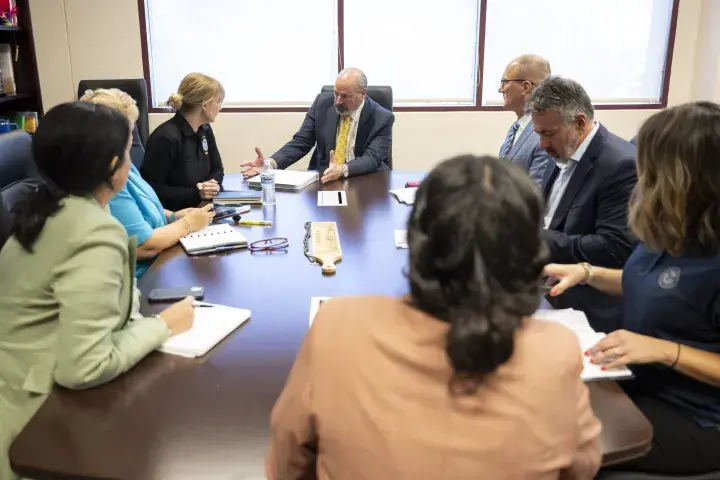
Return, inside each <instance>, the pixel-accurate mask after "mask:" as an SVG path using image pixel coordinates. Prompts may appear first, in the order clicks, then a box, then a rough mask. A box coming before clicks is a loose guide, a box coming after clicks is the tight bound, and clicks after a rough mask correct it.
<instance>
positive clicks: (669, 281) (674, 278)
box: [658, 267, 680, 289]
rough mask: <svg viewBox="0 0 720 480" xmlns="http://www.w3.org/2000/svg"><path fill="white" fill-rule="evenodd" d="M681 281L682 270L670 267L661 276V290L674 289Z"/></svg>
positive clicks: (659, 283)
mask: <svg viewBox="0 0 720 480" xmlns="http://www.w3.org/2000/svg"><path fill="white" fill-rule="evenodd" d="M679 281H680V269H679V268H678V267H670V268H668V269H666V270H665V271H664V272H663V273H661V274H660V278H659V279H658V285H660V288H664V289H668V288H673V287H674V286H675V285H677V284H678V282H679Z"/></svg>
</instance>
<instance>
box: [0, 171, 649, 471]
mask: <svg viewBox="0 0 720 480" xmlns="http://www.w3.org/2000/svg"><path fill="white" fill-rule="evenodd" d="M422 176H423V174H422V173H417V172H392V173H390V172H378V173H374V174H370V175H365V176H361V177H355V178H350V179H347V180H344V181H341V182H335V183H332V184H329V185H326V186H321V185H319V184H314V185H311V186H309V187H307V188H305V189H304V190H303V191H301V192H294V193H291V192H278V195H277V204H276V205H275V206H272V207H266V206H264V207H256V208H253V211H252V212H251V213H249V214H246V215H245V216H244V217H243V219H248V220H249V219H257V220H260V219H269V220H272V221H273V222H274V223H273V225H272V227H256V226H254V227H238V228H241V229H242V232H243V233H244V235H245V236H246V237H247V239H248V240H249V241H255V240H261V239H266V238H271V237H286V238H287V239H288V240H289V248H288V250H287V252H260V253H255V252H250V251H248V250H241V251H233V252H227V253H223V254H218V255H208V256H195V257H191V256H188V255H186V254H185V252H184V251H183V250H182V248H181V247H180V246H176V247H173V248H171V249H169V250H167V251H165V252H164V253H162V254H161V255H160V256H159V257H158V259H157V260H156V261H155V262H154V263H153V265H152V266H151V268H150V269H149V270H148V271H147V273H146V274H145V275H144V276H143V277H142V278H141V280H140V281H139V283H138V285H139V288H140V290H141V291H142V292H143V295H144V296H146V295H147V294H148V293H149V291H150V290H151V289H153V288H160V287H162V288H166V287H182V286H191V285H202V286H203V287H205V301H207V302H212V303H219V304H225V305H230V306H234V307H239V308H245V309H249V310H251V312H252V315H251V319H250V320H249V321H248V322H246V323H245V324H244V325H243V326H241V327H240V328H239V329H238V330H236V331H235V332H233V333H232V334H231V335H230V336H229V337H227V338H226V339H225V340H224V341H223V342H221V343H220V344H218V346H216V347H215V348H214V349H213V350H211V351H210V352H209V353H208V354H207V355H205V356H204V357H202V358H199V359H190V358H183V357H178V356H173V355H166V354H162V353H158V352H154V353H152V354H151V355H149V356H148V357H147V358H145V359H144V360H142V361H141V362H140V363H139V364H138V365H137V366H136V367H134V368H133V369H131V370H130V371H129V372H127V373H126V374H124V375H123V376H121V377H120V378H118V379H116V380H114V381H112V382H110V383H109V384H107V385H104V386H101V387H98V388H94V389H91V390H88V391H83V392H73V391H68V390H65V389H61V388H57V389H55V391H54V392H53V393H52V394H51V395H50V396H49V397H48V400H47V401H46V402H45V404H44V405H43V406H42V407H41V408H40V410H39V411H38V412H37V414H36V415H35V416H34V417H33V419H32V420H31V421H30V422H29V423H28V425H27V426H26V427H25V429H24V430H23V431H22V432H21V433H20V435H19V436H18V437H17V438H16V440H15V442H14V443H13V445H12V447H11V450H10V460H11V465H12V467H13V469H14V470H15V471H16V472H17V473H18V474H20V475H21V476H24V477H28V478H48V479H58V478H73V479H85V478H102V479H111V478H112V479H131V480H142V479H183V480H190V479H202V480H211V479H262V478H265V477H264V467H263V461H264V454H265V451H266V447H267V443H268V439H269V434H270V430H269V421H268V420H269V415H270V411H271V409H272V406H273V404H274V402H275V400H276V399H277V397H278V395H279V394H280V392H281V390H282V388H283V385H284V382H285V379H286V377H287V375H288V373H289V371H290V368H291V366H292V363H293V361H294V359H295V356H296V354H297V351H298V348H299V346H300V342H301V341H302V339H303V337H304V336H305V334H306V333H307V330H308V315H309V310H310V301H311V298H312V297H332V296H339V295H367V294H383V295H403V294H405V293H407V291H408V287H407V280H406V278H405V277H404V275H403V269H404V268H405V267H406V266H407V260H408V254H407V253H408V251H407V250H403V249H398V248H396V247H395V242H394V230H396V229H405V224H406V221H407V218H408V214H409V212H410V208H411V207H410V206H407V205H404V204H400V203H399V202H398V201H397V200H396V199H395V198H394V197H393V196H392V195H390V193H389V190H390V189H392V188H402V187H404V185H405V182H407V181H410V180H418V179H421V178H420V177H422ZM224 187H225V188H226V189H228V190H240V189H245V188H247V187H246V185H245V183H244V181H243V179H242V176H241V175H228V176H227V177H226V179H225V181H224ZM319 189H324V190H346V192H347V201H348V205H347V206H343V207H319V206H318V205H317V198H318V195H317V191H318V190H319ZM309 221H334V222H336V223H337V226H338V231H339V236H340V243H341V247H342V253H343V259H342V261H341V262H339V263H338V264H337V272H336V273H335V274H334V275H332V276H326V275H323V274H322V273H321V270H320V267H319V266H318V265H313V264H311V262H310V261H309V260H308V259H307V258H306V257H305V255H304V254H303V252H304V249H303V241H304V238H305V223H306V222H309ZM228 222H232V221H231V220H229V219H228ZM142 310H143V311H144V312H146V313H157V312H158V311H159V307H157V305H152V304H147V303H143V305H142ZM548 348H552V346H549V347H548ZM589 386H590V392H591V401H592V406H593V409H594V411H595V414H596V415H597V416H598V418H599V419H600V420H601V422H602V426H603V432H602V439H601V441H602V447H603V452H604V463H605V464H606V465H608V464H613V463H618V462H622V461H625V460H627V459H630V458H635V457H637V456H640V455H643V454H644V453H646V452H647V451H648V450H649V448H650V443H651V440H652V428H651V426H650V424H649V423H648V421H647V420H646V419H645V417H644V416H643V415H642V414H641V413H640V411H639V410H638V409H637V408H636V407H635V405H634V404H633V403H632V401H631V400H630V399H629V398H628V397H627V396H626V395H625V394H624V392H623V391H622V390H621V389H620V388H619V387H618V386H617V385H616V384H615V383H614V382H610V381H605V382H596V383H591V384H589ZM550 388H551V387H550Z"/></svg>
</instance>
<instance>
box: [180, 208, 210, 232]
mask: <svg viewBox="0 0 720 480" xmlns="http://www.w3.org/2000/svg"><path fill="white" fill-rule="evenodd" d="M186 210H189V211H188V212H186V213H185V220H187V221H188V222H190V231H192V232H197V231H198V230H201V229H203V228H205V227H207V226H208V225H210V223H211V222H212V219H213V217H214V216H215V212H214V211H213V205H212V203H209V204H207V205H205V206H204V207H200V208H188V209H186ZM176 215H177V214H176Z"/></svg>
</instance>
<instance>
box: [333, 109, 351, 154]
mask: <svg viewBox="0 0 720 480" xmlns="http://www.w3.org/2000/svg"><path fill="white" fill-rule="evenodd" d="M349 131H350V115H345V116H344V117H342V121H341V122H340V128H338V134H337V141H336V142H335V163H337V164H338V165H342V164H343V163H345V157H346V156H347V143H348V138H347V137H348V132H349Z"/></svg>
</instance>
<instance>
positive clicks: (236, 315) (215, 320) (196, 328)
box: [158, 302, 250, 357]
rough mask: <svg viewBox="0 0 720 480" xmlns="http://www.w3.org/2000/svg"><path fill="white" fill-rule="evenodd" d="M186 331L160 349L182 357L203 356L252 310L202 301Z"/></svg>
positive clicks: (241, 322)
mask: <svg viewBox="0 0 720 480" xmlns="http://www.w3.org/2000/svg"><path fill="white" fill-rule="evenodd" d="M201 303H202V304H203V305H205V306H203V307H195V321H194V322H193V326H192V327H191V328H190V330H188V331H187V332H183V333H180V334H178V335H174V336H172V337H170V339H168V341H166V342H165V343H163V344H162V345H161V346H160V348H159V349H158V350H160V351H161V352H165V353H171V354H173V355H180V356H182V357H202V356H203V355H205V354H206V353H207V352H208V351H210V349H211V348H213V347H214V346H215V345H217V344H218V343H220V341H221V340H222V339H224V338H225V337H227V336H228V335H230V333H232V332H233V331H234V330H235V329H236V328H238V327H239V326H240V325H242V324H243V323H245V322H246V321H247V320H248V319H249V318H250V310H242V309H240V308H233V307H226V306H224V305H213V304H210V303H203V302H201Z"/></svg>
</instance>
